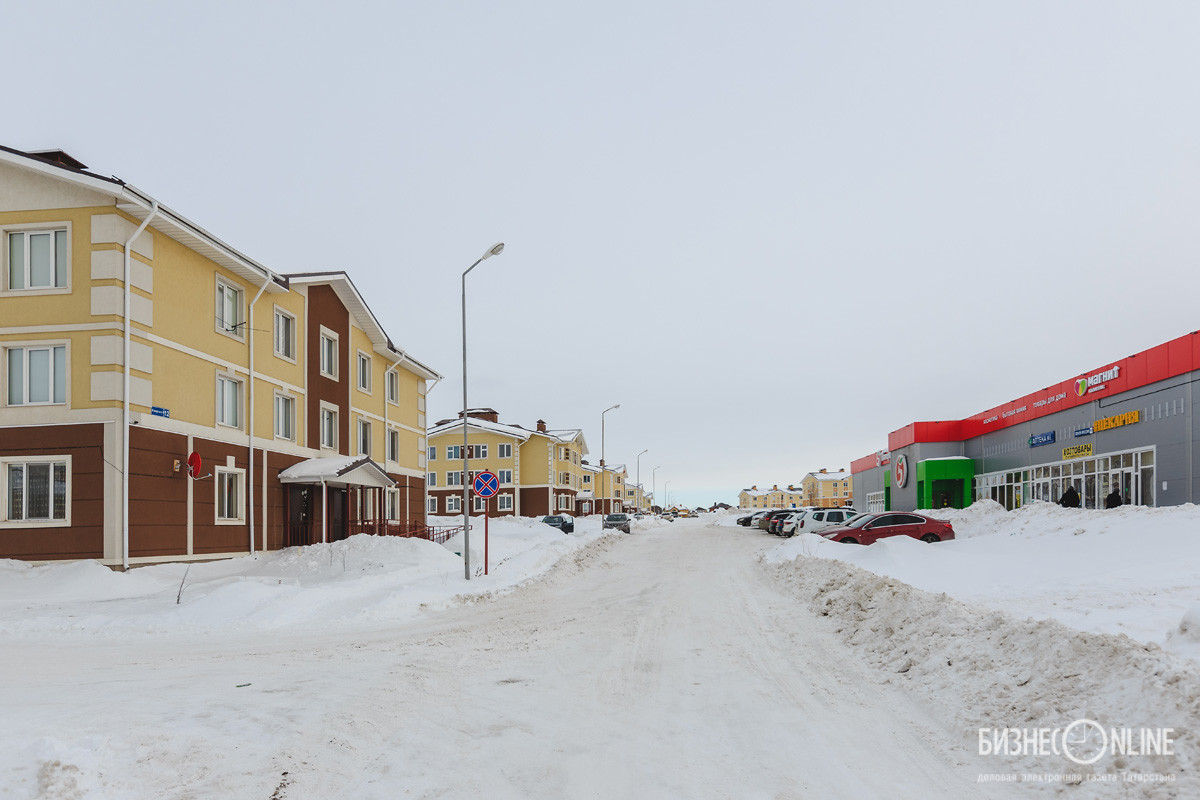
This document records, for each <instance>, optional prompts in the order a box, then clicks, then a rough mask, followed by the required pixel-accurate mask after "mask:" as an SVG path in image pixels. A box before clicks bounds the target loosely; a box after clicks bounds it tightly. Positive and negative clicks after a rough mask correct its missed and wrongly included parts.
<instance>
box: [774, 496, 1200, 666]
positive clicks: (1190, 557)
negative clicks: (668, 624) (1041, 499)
mask: <svg viewBox="0 0 1200 800" xmlns="http://www.w3.org/2000/svg"><path fill="white" fill-rule="evenodd" d="M934 516H937V517H938V518H941V519H946V520H948V521H950V522H951V523H952V524H953V525H954V531H955V536H956V537H957V538H956V539H955V540H954V541H950V542H941V543H938V544H933V545H929V544H926V543H924V542H920V541H917V540H915V539H911V538H909V537H904V536H899V537H895V538H891V539H885V540H882V541H880V542H877V543H876V544H874V545H871V546H870V547H862V546H859V545H844V544H840V543H837V542H831V541H828V540H825V539H822V538H820V537H818V536H812V535H807V534H806V535H802V536H797V537H794V538H792V539H788V540H785V541H783V542H782V543H781V544H780V545H778V547H776V548H775V549H773V550H772V551H771V552H770V553H769V554H768V556H767V557H768V559H770V560H773V561H790V560H792V559H795V558H797V557H802V556H816V557H819V558H829V559H837V560H839V561H844V562H846V563H848V564H853V565H855V566H858V567H862V568H863V569H867V570H870V571H871V572H874V573H877V574H880V575H887V576H890V577H893V578H896V579H898V580H900V581H903V582H904V583H907V584H909V585H911V586H915V587H917V588H920V589H925V590H928V591H931V592H945V593H947V594H949V595H951V596H952V597H955V598H958V599H960V600H965V601H969V602H972V603H980V604H982V605H985V606H988V607H990V608H996V609H1000V610H1004V611H1007V612H1009V613H1011V614H1013V615H1015V616H1018V617H1026V616H1032V617H1034V618H1038V619H1056V620H1058V621H1060V622H1062V623H1064V624H1066V625H1068V626H1070V627H1072V628H1076V629H1078V630H1081V631H1087V632H1091V633H1111V634H1125V635H1128V636H1129V637H1131V638H1133V639H1135V640H1137V641H1139V642H1145V643H1155V644H1158V645H1161V646H1163V647H1165V648H1167V649H1169V650H1171V651H1172V652H1175V653H1178V654H1180V655H1186V656H1188V657H1191V658H1196V659H1200V625H1198V624H1197V622H1198V621H1200V605H1198V603H1200V536H1197V531H1200V507H1197V506H1194V505H1184V506H1170V507H1163V508H1147V507H1144V506H1122V507H1121V508H1116V509H1111V510H1088V509H1073V508H1060V507H1059V506H1057V505H1052V504H1049V503H1031V504H1029V505H1027V506H1025V507H1023V508H1020V509H1018V510H1016V511H1011V512H1009V511H1005V510H1004V509H1003V507H1001V506H1000V505H999V504H997V503H995V502H993V501H990V500H989V501H983V502H978V503H975V504H974V505H972V506H971V507H970V508H967V509H963V510H961V511H960V510H954V509H946V510H941V511H938V512H934Z"/></svg>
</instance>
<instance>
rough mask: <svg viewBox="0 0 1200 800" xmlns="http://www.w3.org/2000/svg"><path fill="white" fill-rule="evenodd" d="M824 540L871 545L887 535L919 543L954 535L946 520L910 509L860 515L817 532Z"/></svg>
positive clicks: (948, 537)
mask: <svg viewBox="0 0 1200 800" xmlns="http://www.w3.org/2000/svg"><path fill="white" fill-rule="evenodd" d="M820 534H821V535H822V536H824V537H825V538H826V539H832V540H833V541H835V542H846V543H847V544H874V543H875V542H876V541H878V540H879V539H886V538H887V537H889V536H911V537H913V538H914V539H920V540H921V541H923V542H943V541H945V540H947V539H953V538H954V528H953V527H951V525H950V523H949V522H946V521H944V520H940V519H934V518H932V517H927V516H925V515H924V514H916V513H913V512H911V511H903V512H902V511H884V512H882V513H879V514H863V515H862V516H858V517H855V518H854V519H852V520H850V522H848V523H847V524H846V525H845V526H843V527H841V528H828V529H826V530H823V531H821V532H820Z"/></svg>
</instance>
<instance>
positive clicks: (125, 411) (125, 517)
mask: <svg viewBox="0 0 1200 800" xmlns="http://www.w3.org/2000/svg"><path fill="white" fill-rule="evenodd" d="M149 210H150V213H149V214H147V215H146V218H145V219H144V220H142V224H141V225H139V226H138V229H137V230H136V231H134V232H133V235H132V236H130V237H129V238H128V239H127V240H126V241H125V289H124V295H125V298H124V299H125V311H124V314H125V351H124V352H125V369H124V387H125V388H124V391H123V392H122V396H123V398H124V401H123V403H122V410H121V420H122V425H123V427H124V432H123V434H122V436H121V439H122V447H123V448H124V455H123V457H122V458H121V568H122V569H124V570H128V569H129V428H130V422H129V417H130V414H129V369H130V366H129V350H130V346H129V335H130V327H131V325H130V321H129V303H130V295H131V290H130V286H129V273H130V271H131V269H132V267H131V264H130V255H129V248H130V247H132V246H133V242H134V240H135V239H137V238H138V237H139V236H141V235H142V232H143V231H145V230H146V227H147V226H148V225H149V224H150V220H152V219H154V216H155V215H156V214H157V213H158V201H157V200H151V201H150V209H149Z"/></svg>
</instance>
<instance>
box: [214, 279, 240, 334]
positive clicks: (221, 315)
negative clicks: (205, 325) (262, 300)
mask: <svg viewBox="0 0 1200 800" xmlns="http://www.w3.org/2000/svg"><path fill="white" fill-rule="evenodd" d="M244 297H245V293H244V292H243V291H242V290H241V289H239V288H238V287H236V286H234V285H233V284H232V283H229V282H228V281H225V280H223V279H222V278H220V277H218V278H217V330H219V331H221V332H222V333H226V334H228V335H230V336H234V337H237V338H238V339H241V338H242V333H243V332H242V328H243V327H244V326H243V325H242V323H243V322H245V317H244V314H245V310H244V309H243V308H242V301H243V298H244Z"/></svg>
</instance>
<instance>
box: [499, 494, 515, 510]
mask: <svg viewBox="0 0 1200 800" xmlns="http://www.w3.org/2000/svg"><path fill="white" fill-rule="evenodd" d="M496 510H497V511H512V510H513V496H512V495H511V494H498V495H496Z"/></svg>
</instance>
